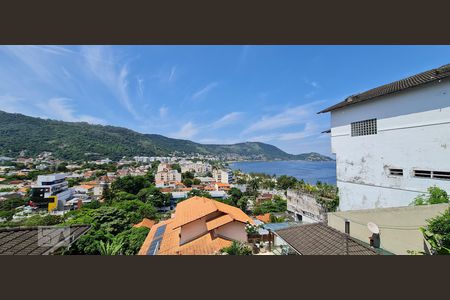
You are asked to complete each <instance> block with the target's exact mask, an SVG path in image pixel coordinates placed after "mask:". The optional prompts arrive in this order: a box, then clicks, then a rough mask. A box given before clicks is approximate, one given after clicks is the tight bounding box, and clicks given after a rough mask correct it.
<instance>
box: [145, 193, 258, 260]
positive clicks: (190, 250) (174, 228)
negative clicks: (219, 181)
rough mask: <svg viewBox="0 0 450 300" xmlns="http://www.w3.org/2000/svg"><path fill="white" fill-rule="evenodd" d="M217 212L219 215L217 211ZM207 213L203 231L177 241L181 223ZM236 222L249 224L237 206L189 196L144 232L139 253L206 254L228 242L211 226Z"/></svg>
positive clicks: (191, 220) (215, 250) (225, 245)
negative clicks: (192, 237) (168, 214)
mask: <svg viewBox="0 0 450 300" xmlns="http://www.w3.org/2000/svg"><path fill="white" fill-rule="evenodd" d="M217 212H219V214H217ZM206 216H208V218H211V217H212V218H211V219H207V220H205V232H204V233H201V234H200V235H199V236H197V237H196V238H194V239H193V240H190V241H188V242H186V243H184V244H181V242H180V240H181V230H182V226H184V225H186V224H188V223H190V222H193V221H195V220H198V219H201V218H203V217H206ZM234 221H238V222H242V223H246V222H249V223H253V220H252V219H251V218H250V217H248V216H247V215H246V214H245V213H244V212H242V211H241V210H240V209H239V208H236V207H233V206H230V205H227V204H224V203H221V202H218V201H214V200H211V199H208V198H204V197H192V198H189V199H187V200H184V201H182V202H180V203H178V205H177V207H176V211H175V216H174V217H173V218H171V219H168V220H165V221H162V222H160V223H158V224H156V225H154V226H153V227H152V228H151V230H150V232H149V234H148V235H147V237H146V239H145V241H144V243H143V245H142V247H141V249H140V251H139V255H155V254H158V255H206V254H213V253H215V252H217V251H219V250H220V249H222V248H224V247H227V246H229V245H230V244H231V242H232V241H231V240H230V239H227V238H226V237H224V236H220V235H217V234H215V232H214V231H215V229H217V228H219V227H221V226H224V225H226V224H229V223H231V222H234Z"/></svg>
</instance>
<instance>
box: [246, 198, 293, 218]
mask: <svg viewBox="0 0 450 300" xmlns="http://www.w3.org/2000/svg"><path fill="white" fill-rule="evenodd" d="M286 210H287V201H286V200H285V199H283V198H281V197H280V196H274V197H273V199H272V200H271V201H270V200H269V201H263V202H261V203H259V204H256V205H255V206H254V207H253V214H255V215H263V214H265V213H277V212H285V211H286Z"/></svg>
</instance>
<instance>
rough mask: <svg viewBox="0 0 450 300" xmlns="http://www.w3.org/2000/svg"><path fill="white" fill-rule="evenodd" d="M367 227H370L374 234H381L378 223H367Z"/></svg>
mask: <svg viewBox="0 0 450 300" xmlns="http://www.w3.org/2000/svg"><path fill="white" fill-rule="evenodd" d="M367 228H369V230H370V232H372V233H374V234H380V228H378V225H377V224H375V223H373V222H369V223H367Z"/></svg>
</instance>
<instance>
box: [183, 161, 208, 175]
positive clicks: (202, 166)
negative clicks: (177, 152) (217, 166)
mask: <svg viewBox="0 0 450 300" xmlns="http://www.w3.org/2000/svg"><path fill="white" fill-rule="evenodd" d="M180 166H181V173H185V172H194V173H196V174H206V173H208V172H210V171H211V170H212V166H211V165H210V164H207V163H193V162H187V163H180Z"/></svg>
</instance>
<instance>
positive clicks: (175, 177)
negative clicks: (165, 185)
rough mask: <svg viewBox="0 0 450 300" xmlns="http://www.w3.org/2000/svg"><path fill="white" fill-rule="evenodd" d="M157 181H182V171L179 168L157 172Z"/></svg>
mask: <svg viewBox="0 0 450 300" xmlns="http://www.w3.org/2000/svg"><path fill="white" fill-rule="evenodd" d="M155 181H156V182H168V181H178V182H180V181H181V173H179V172H178V171H177V170H166V171H161V172H157V173H156V176H155Z"/></svg>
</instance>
